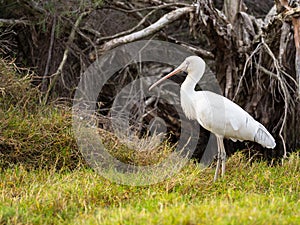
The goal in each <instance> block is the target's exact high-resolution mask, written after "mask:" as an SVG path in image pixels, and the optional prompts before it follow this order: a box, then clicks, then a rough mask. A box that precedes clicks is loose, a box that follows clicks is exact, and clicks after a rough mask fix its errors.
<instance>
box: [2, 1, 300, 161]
mask: <svg viewBox="0 0 300 225" xmlns="http://www.w3.org/2000/svg"><path fill="white" fill-rule="evenodd" d="M4 2H5V1H4ZM8 2H9V1H8ZM47 2H51V1H45V2H43V1H41V2H39V1H36V2H34V1H19V4H20V7H21V8H22V10H23V9H24V10H23V11H22V13H23V15H22V13H21V11H16V10H11V11H10V13H7V15H9V16H8V17H7V18H0V22H1V24H2V27H3V24H7V26H11V24H15V28H16V29H14V32H16V33H17V34H18V35H19V36H20V34H21V35H23V36H20V37H23V38H20V37H19V40H20V41H19V48H20V49H25V50H27V51H24V52H26V53H27V57H28V58H29V60H28V61H29V62H31V64H30V66H33V67H35V68H37V70H38V72H39V74H41V75H42V77H41V79H40V80H38V81H37V83H42V89H43V91H45V92H46V94H45V95H46V98H45V99H46V100H48V99H51V96H52V97H53V96H55V95H59V97H62V96H68V97H70V96H72V94H73V93H74V89H75V87H76V85H77V83H78V80H79V77H80V72H82V71H83V70H84V69H85V68H87V67H88V66H89V64H91V63H92V62H93V61H94V60H95V59H96V58H97V57H98V56H100V55H101V54H103V53H104V52H106V51H108V50H110V49H112V48H115V47H116V46H120V45H122V44H126V43H130V42H133V41H136V40H141V39H150V38H152V39H157V40H164V41H169V42H172V43H176V44H178V45H181V46H183V47H185V48H187V49H189V50H190V51H192V52H194V53H195V54H197V55H199V56H201V57H202V58H204V59H206V60H207V61H209V63H210V65H211V67H212V69H213V70H214V71H215V73H216V75H217V79H218V82H219V84H220V86H221V88H222V94H223V95H224V96H226V97H228V98H229V99H232V100H233V101H235V102H237V103H238V104H239V105H241V106H242V107H243V108H244V109H245V110H246V111H248V112H249V113H250V114H251V115H253V116H254V118H255V119H257V120H258V121H260V122H261V123H263V124H264V125H265V126H266V127H267V128H268V129H269V130H270V131H271V133H272V134H275V135H274V136H275V138H276V141H277V143H278V144H277V147H276V149H275V150H274V151H272V152H270V151H269V152H266V155H267V156H269V157H274V156H282V155H283V156H286V151H293V150H296V149H297V148H299V147H300V126H299V125H298V123H299V121H300V105H299V104H300V103H299V96H300V91H299V83H300V58H299V57H300V46H299V43H300V41H299V32H300V17H299V16H300V8H299V6H300V4H299V0H295V1H287V0H276V1H275V3H276V4H275V5H274V7H273V8H272V9H271V10H269V9H268V10H269V13H268V14H267V15H264V16H263V18H262V16H261V15H260V16H259V17H255V16H254V15H253V14H250V13H249V12H251V10H247V5H246V4H245V3H249V2H253V1H247V0H245V1H243V0H236V1H231V0H224V1H221V0H220V1H219V0H215V1H214V2H213V1H212V0H198V1H197V2H196V3H191V1H180V2H179V1H175V0H164V1H161V0H150V1H137V0H129V1H118V0H113V1H108V2H106V3H104V4H103V5H100V6H97V7H94V6H91V5H88V4H87V6H86V8H84V7H83V8H82V7H79V6H78V5H76V3H72V1H70V2H69V3H68V4H65V5H60V6H58V7H57V10H56V11H55V10H54V11H55V13H52V11H51V12H50V11H47V10H46V9H44V8H43V4H46V3H47ZM83 2H84V1H83ZM254 2H255V4H259V2H260V1H254ZM266 2H268V3H270V1H269V0H268V1H266ZM214 3H218V8H216V7H215V5H214ZM255 4H253V5H255ZM253 5H252V6H251V5H250V4H248V6H249V7H250V9H252V11H253V8H251V7H253ZM64 7H68V8H70V9H72V10H73V11H76V12H77V14H71V15H72V16H70V17H66V15H67V14H60V13H59V12H61V11H63V10H62V9H64ZM74 8H75V9H76V10H74ZM26 10H27V11H26ZM0 11H1V8H0ZM24 12H27V13H26V14H24ZM14 13H15V14H14ZM260 13H261V12H260ZM3 15H4V14H3ZM32 15H36V17H38V18H39V19H40V18H48V20H46V21H44V22H45V27H46V32H44V33H43V32H41V31H40V30H39V29H40V27H39V25H36V24H35V23H34V22H33V21H34V20H33V19H32ZM11 17H12V18H11ZM124 21H126V22H124ZM57 24H63V25H60V26H61V27H63V28H64V30H63V35H61V36H58V35H55V30H56V29H57V26H58V25H57ZM20 26H21V28H20ZM24 27H26V28H27V30H26V29H24ZM18 28H19V29H18ZM24 30H25V31H24ZM175 31H177V32H175ZM174 33H177V35H174ZM65 37H67V38H65ZM24 39H25V40H26V41H23V40H24ZM45 40H47V41H46V42H45ZM24 45H26V46H24ZM54 49H56V50H55V51H54ZM28 52H29V55H28ZM26 53H25V54H23V56H22V57H21V58H23V57H24V55H26ZM20 61H21V60H20ZM66 65H68V66H66ZM147 66H148V67H147ZM147 68H148V73H151V70H149V68H153V65H146V67H145V69H146V70H147ZM136 69H137V68H134V66H133V67H131V68H129V70H124V71H125V73H124V74H125V75H124V76H125V79H124V77H123V78H122V77H119V78H116V79H114V80H112V81H111V82H117V83H118V84H119V85H122V81H123V82H124V83H123V84H124V85H126V82H128V79H129V80H130V79H131V76H132V79H134V78H135V77H134V73H133V72H132V70H133V71H134V70H136ZM155 71H156V72H157V71H162V70H161V69H157V68H156V70H155ZM128 74H130V76H128ZM126 76H127V77H126ZM102 91H103V94H104V95H105V96H107V98H106V99H105V100H104V102H102V103H101V104H102V105H104V106H105V107H108V108H109V107H110V102H111V100H112V99H113V97H114V96H113V94H114V93H115V92H116V91H115V90H114V87H113V83H108V85H107V86H106V89H104V90H102ZM53 93H54V94H55V95H53ZM160 104H161V105H160V108H161V111H162V113H164V112H165V115H167V114H168V115H169V116H168V121H169V122H170V126H171V127H173V130H175V131H176V130H178V129H176V126H177V127H178V126H179V125H178V124H176V119H177V117H176V115H172V112H170V107H169V106H168V105H164V104H163V103H160ZM107 111H108V110H107ZM107 111H105V110H104V114H105V113H106V112H107ZM175 140H176V138H175ZM255 148H258V146H255ZM227 149H228V148H227ZM232 149H235V148H232Z"/></svg>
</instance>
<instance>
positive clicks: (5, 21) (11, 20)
mask: <svg viewBox="0 0 300 225" xmlns="http://www.w3.org/2000/svg"><path fill="white" fill-rule="evenodd" d="M1 23H3V24H9V25H15V24H22V25H30V24H31V23H30V21H28V20H17V19H0V27H1Z"/></svg>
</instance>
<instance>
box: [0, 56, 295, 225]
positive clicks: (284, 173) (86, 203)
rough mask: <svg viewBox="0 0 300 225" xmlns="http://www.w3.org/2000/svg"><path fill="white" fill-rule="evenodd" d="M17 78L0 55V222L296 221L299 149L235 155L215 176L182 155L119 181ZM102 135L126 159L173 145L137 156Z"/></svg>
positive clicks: (66, 120)
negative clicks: (170, 171) (93, 165)
mask: <svg viewBox="0 0 300 225" xmlns="http://www.w3.org/2000/svg"><path fill="white" fill-rule="evenodd" d="M22 73H24V72H22ZM19 75H20V74H19V71H18V68H16V67H15V66H14V65H13V63H8V62H5V61H3V60H0V106H1V107H0V181H1V182H0V224H37V225H40V224H101V225H102V224H128V225H129V224H130V225H131V224H189V225H192V224H300V156H299V153H294V154H292V155H291V156H290V158H289V159H288V160H286V161H284V164H283V165H273V166H269V165H267V163H266V162H259V161H249V159H247V158H246V157H245V156H244V154H242V153H237V154H235V155H233V156H232V157H230V158H229V160H228V162H227V172H226V173H227V174H226V177H225V178H224V179H220V180H218V181H217V182H216V183H213V182H212V179H213V174H214V168H205V169H203V168H202V169H201V168H200V166H199V165H197V164H196V163H194V162H192V161H191V162H189V163H188V165H186V166H185V167H184V168H183V169H182V171H180V172H179V173H178V174H176V175H175V176H174V177H172V178H170V179H168V180H166V181H164V182H162V183H158V184H155V185H151V186H145V187H136V186H125V185H118V184H115V183H111V182H110V181H109V180H106V179H104V178H103V177H101V176H100V175H98V174H97V173H96V172H95V171H93V170H92V169H90V168H89V167H88V166H87V165H86V163H85V161H84V159H83V158H82V156H81V154H80V152H79V151H78V149H77V145H76V141H75V139H74V137H73V135H72V128H71V127H72V120H71V113H70V109H68V108H66V107H57V106H53V105H47V106H42V105H40V104H39V102H40V101H39V99H40V94H39V92H38V90H37V88H33V87H32V86H31V83H32V80H31V76H30V74H28V76H27V75H26V76H24V74H23V75H22V76H19ZM101 135H102V136H103V137H104V136H107V138H106V139H107V142H106V143H105V144H106V145H107V147H108V148H109V149H108V150H110V151H112V152H111V153H112V154H114V155H115V156H116V157H118V158H119V159H122V160H123V161H126V162H129V163H134V164H139V163H140V164H141V165H147V164H148V163H149V162H154V161H156V160H159V158H160V157H164V156H165V155H166V154H168V153H169V152H170V151H171V148H172V147H171V146H170V145H168V144H167V143H164V144H163V145H161V146H159V147H158V148H157V149H156V150H157V151H153V152H154V153H155V154H154V155H147V154H146V155H145V154H143V153H141V154H137V153H136V152H134V151H132V150H130V149H128V148H125V147H124V144H122V143H118V142H117V141H116V139H115V137H113V136H112V135H109V134H108V132H106V131H103V130H102V133H101ZM150 164H151V163H150Z"/></svg>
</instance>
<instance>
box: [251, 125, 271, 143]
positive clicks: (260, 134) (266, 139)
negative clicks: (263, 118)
mask: <svg viewBox="0 0 300 225" xmlns="http://www.w3.org/2000/svg"><path fill="white" fill-rule="evenodd" d="M254 141H255V142H257V143H259V144H261V145H262V146H263V147H266V148H275V146H276V143H275V139H274V138H273V136H272V135H271V134H270V133H269V131H268V130H267V129H266V128H265V127H264V126H263V125H261V124H259V127H258V129H257V131H256V134H255V136H254Z"/></svg>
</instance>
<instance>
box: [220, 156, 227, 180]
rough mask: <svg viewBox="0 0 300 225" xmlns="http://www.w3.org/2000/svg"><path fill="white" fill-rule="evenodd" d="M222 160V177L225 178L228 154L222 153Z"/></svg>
mask: <svg viewBox="0 0 300 225" xmlns="http://www.w3.org/2000/svg"><path fill="white" fill-rule="evenodd" d="M220 160H221V162H222V173H221V176H222V177H224V175H225V166H226V152H221V154H220Z"/></svg>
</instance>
